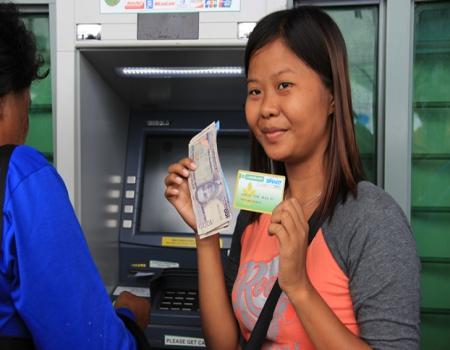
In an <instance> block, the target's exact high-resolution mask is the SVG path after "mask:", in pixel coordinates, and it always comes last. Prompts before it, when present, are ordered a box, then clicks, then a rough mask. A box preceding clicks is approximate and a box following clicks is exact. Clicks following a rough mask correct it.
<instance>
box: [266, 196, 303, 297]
mask: <svg viewBox="0 0 450 350" xmlns="http://www.w3.org/2000/svg"><path fill="white" fill-rule="evenodd" d="M308 232H309V226H308V222H307V220H306V218H305V215H304V213H303V209H302V207H301V206H300V204H299V203H298V201H297V200H296V199H295V198H289V199H286V200H284V201H283V202H281V203H280V204H279V205H278V206H277V207H276V208H275V209H274V211H273V212H272V220H271V224H270V226H269V234H270V235H275V236H276V237H277V238H278V241H279V243H280V267H279V272H278V283H279V284H280V288H281V289H282V290H283V291H284V292H285V293H286V294H287V296H288V297H289V295H290V293H291V292H298V291H300V290H302V289H303V288H307V287H308V286H309V284H310V281H309V278H308V274H307V272H306V250H307V248H308Z"/></svg>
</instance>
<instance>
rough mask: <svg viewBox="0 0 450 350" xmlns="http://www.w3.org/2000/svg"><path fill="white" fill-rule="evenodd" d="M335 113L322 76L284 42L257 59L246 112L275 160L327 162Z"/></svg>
mask: <svg viewBox="0 0 450 350" xmlns="http://www.w3.org/2000/svg"><path fill="white" fill-rule="evenodd" d="M333 108H334V104H333V98H332V95H331V93H330V91H329V90H328V89H327V88H326V87H325V85H324V84H323V83H322V81H321V79H320V77H319V75H318V74H317V73H316V72H315V71H313V70H312V69H311V68H309V67H308V66H307V65H306V64H305V63H303V61H301V60H300V59H299V58H298V57H297V55H295V53H294V52H293V51H291V50H290V49H289V48H288V47H287V46H286V45H285V44H284V42H283V41H282V40H281V39H277V40H275V41H273V42H270V43H269V44H267V45H266V46H264V47H262V48H261V49H259V50H258V51H256V52H255V53H254V54H253V56H252V57H251V59H250V63H249V69H248V78H247V100H246V104H245V113H246V118H247V123H248V125H249V127H250V129H251V130H252V132H253V134H254V135H255V137H256V139H257V140H258V142H259V143H260V144H261V146H262V147H263V148H264V150H265V152H266V154H267V155H268V156H269V158H271V159H273V160H276V161H282V162H285V163H286V164H289V163H298V162H303V161H305V160H308V159H311V158H312V157H315V156H320V157H322V156H323V154H324V152H325V150H326V147H327V143H328V134H329V123H328V120H329V119H330V114H331V113H332V112H333Z"/></svg>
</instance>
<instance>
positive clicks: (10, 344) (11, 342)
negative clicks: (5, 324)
mask: <svg viewBox="0 0 450 350" xmlns="http://www.w3.org/2000/svg"><path fill="white" fill-rule="evenodd" d="M0 349H2V350H19V349H20V350H34V349H35V347H34V344H33V340H32V339H31V338H15V337H3V336H0Z"/></svg>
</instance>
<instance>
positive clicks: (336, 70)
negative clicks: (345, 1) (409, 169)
mask: <svg viewBox="0 0 450 350" xmlns="http://www.w3.org/2000/svg"><path fill="white" fill-rule="evenodd" d="M276 39H281V40H283V41H284V43H285V44H286V45H287V46H288V47H289V48H290V49H291V50H292V51H293V52H294V53H295V54H296V55H297V56H298V58H299V59H301V60H302V61H303V62H304V63H305V64H306V65H308V66H309V67H310V68H311V69H313V70H314V71H315V72H316V73H317V74H318V75H319V76H320V78H321V80H322V83H323V84H324V85H325V86H326V87H327V88H328V89H329V91H330V92H331V94H332V95H333V99H334V106H335V108H334V113H333V115H332V116H331V117H332V120H331V125H330V136H329V140H328V146H327V148H326V151H325V157H324V159H325V164H324V169H325V182H324V183H325V186H326V188H325V192H324V195H323V196H322V199H321V203H320V204H319V207H318V214H319V217H320V218H321V219H325V218H327V217H331V216H332V214H333V211H334V207H335V204H336V203H337V202H338V200H339V198H340V196H343V198H345V197H346V196H347V194H348V193H349V192H350V193H351V194H353V196H355V197H356V195H357V184H358V182H359V181H361V180H362V179H364V178H365V175H364V170H363V166H362V162H361V158H360V154H359V150H358V146H357V144H356V138H355V130H354V124H353V113H352V110H353V109H352V98H351V90H350V79H349V74H348V64H347V51H346V47H345V42H344V38H343V36H342V33H341V32H340V30H339V28H338V26H337V25H336V23H335V22H334V21H333V20H332V19H331V17H330V16H328V15H327V14H326V13H325V12H323V11H322V10H320V9H319V8H317V7H313V6H300V7H296V8H293V9H289V10H283V11H278V12H274V13H271V14H269V15H267V16H266V17H264V18H263V19H262V20H260V21H259V22H258V24H257V25H256V27H255V29H254V30H253V32H252V33H251V34H250V37H249V40H248V43H247V48H246V52H245V70H246V75H248V68H249V63H250V59H251V57H252V56H253V55H254V54H255V53H256V52H257V51H258V50H259V49H261V48H262V47H264V46H265V45H267V44H268V43H270V42H272V41H274V40H276ZM251 137H252V151H251V165H250V167H251V169H252V170H253V171H260V172H266V173H275V174H280V175H286V170H285V167H284V164H283V163H282V162H276V161H272V160H271V159H269V157H268V156H267V155H266V153H265V151H264V149H263V148H262V146H261V145H260V144H259V142H258V141H257V140H256V138H255V137H254V136H253V135H252V136H251ZM256 218H257V216H253V220H255V219H256Z"/></svg>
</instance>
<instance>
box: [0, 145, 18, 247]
mask: <svg viewBox="0 0 450 350" xmlns="http://www.w3.org/2000/svg"><path fill="white" fill-rule="evenodd" d="M15 147H16V146H15V145H4V146H1V147H0V205H1V208H2V210H1V212H0V255H1V247H2V240H3V204H4V203H3V202H4V200H5V187H6V175H7V173H8V163H9V158H10V157H11V154H12V151H13V150H14V148H15Z"/></svg>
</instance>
